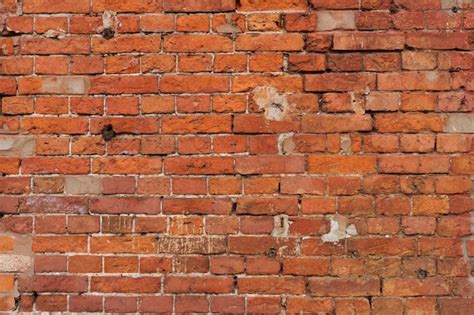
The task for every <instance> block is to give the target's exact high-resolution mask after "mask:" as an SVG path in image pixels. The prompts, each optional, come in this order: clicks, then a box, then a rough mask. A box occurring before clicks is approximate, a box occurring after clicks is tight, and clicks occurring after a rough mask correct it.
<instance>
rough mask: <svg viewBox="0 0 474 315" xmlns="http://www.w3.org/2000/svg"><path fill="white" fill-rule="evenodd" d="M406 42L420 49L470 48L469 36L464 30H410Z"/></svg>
mask: <svg viewBox="0 0 474 315" xmlns="http://www.w3.org/2000/svg"><path fill="white" fill-rule="evenodd" d="M406 44H407V45H408V46H409V47H412V48H418V49H441V50H444V49H464V50H466V49H469V36H468V34H467V33H463V32H453V33H451V32H449V33H448V32H416V33H414V32H410V33H408V34H407V39H406Z"/></svg>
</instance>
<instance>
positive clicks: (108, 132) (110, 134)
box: [102, 125, 117, 141]
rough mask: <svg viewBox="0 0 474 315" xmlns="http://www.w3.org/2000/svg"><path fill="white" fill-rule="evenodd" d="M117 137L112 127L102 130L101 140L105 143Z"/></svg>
mask: <svg viewBox="0 0 474 315" xmlns="http://www.w3.org/2000/svg"><path fill="white" fill-rule="evenodd" d="M116 136H117V133H116V132H115V131H114V127H113V126H112V125H106V126H104V128H103V129H102V138H104V140H105V141H110V140H112V139H113V138H115V137H116Z"/></svg>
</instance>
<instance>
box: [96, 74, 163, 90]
mask: <svg viewBox="0 0 474 315" xmlns="http://www.w3.org/2000/svg"><path fill="white" fill-rule="evenodd" d="M155 92H158V79H157V78H156V77H153V76H140V77H136V76H120V77H119V76H98V77H94V78H92V79H91V80H90V89H89V93H90V94H122V93H132V94H134V93H155Z"/></svg>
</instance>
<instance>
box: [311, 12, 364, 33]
mask: <svg viewBox="0 0 474 315" xmlns="http://www.w3.org/2000/svg"><path fill="white" fill-rule="evenodd" d="M316 25H317V27H316V28H317V30H318V31H330V30H336V29H343V30H351V29H355V28H356V25H355V14H354V11H320V12H318V20H317V24H316Z"/></svg>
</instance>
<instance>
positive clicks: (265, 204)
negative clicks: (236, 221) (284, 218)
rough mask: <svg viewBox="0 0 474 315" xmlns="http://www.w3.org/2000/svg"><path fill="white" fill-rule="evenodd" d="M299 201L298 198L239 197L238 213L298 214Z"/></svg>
mask: <svg viewBox="0 0 474 315" xmlns="http://www.w3.org/2000/svg"><path fill="white" fill-rule="evenodd" d="M297 210H298V203H297V199H296V198H279V199H272V198H239V199H238V200H237V213H238V214H252V215H263V214H280V213H286V214H290V215H291V214H296V213H297Z"/></svg>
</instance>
